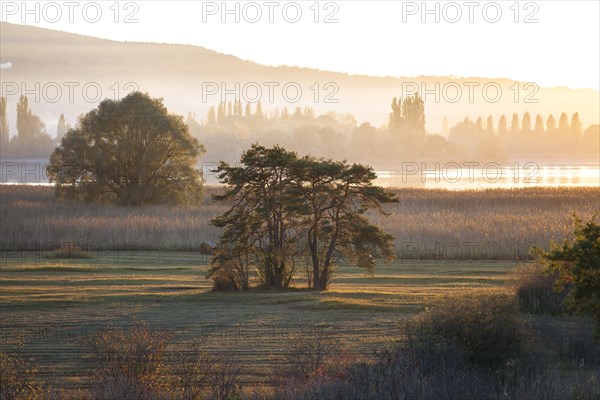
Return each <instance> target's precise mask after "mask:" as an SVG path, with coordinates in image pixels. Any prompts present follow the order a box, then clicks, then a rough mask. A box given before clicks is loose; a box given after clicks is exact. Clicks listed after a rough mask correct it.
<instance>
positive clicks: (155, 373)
mask: <svg viewBox="0 0 600 400" xmlns="http://www.w3.org/2000/svg"><path fill="white" fill-rule="evenodd" d="M168 340H169V336H168V335H166V334H165V333H162V332H151V331H150V330H148V329H147V327H145V326H143V325H140V326H135V327H133V328H130V329H123V328H111V329H108V330H106V331H104V332H100V333H99V334H98V335H97V336H96V338H95V340H94V343H93V351H92V355H93V357H92V361H93V363H92V367H93V369H94V371H93V374H92V394H93V396H94V398H96V399H107V400H109V399H122V400H129V399H131V400H135V399H155V398H162V397H164V392H165V391H166V389H167V388H168V385H167V382H166V379H165V376H164V373H165V371H164V370H165V366H164V361H165V346H166V344H167V341H168Z"/></svg>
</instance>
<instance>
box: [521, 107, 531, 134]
mask: <svg viewBox="0 0 600 400" xmlns="http://www.w3.org/2000/svg"><path fill="white" fill-rule="evenodd" d="M521 131H522V132H523V133H531V115H529V113H528V112H525V114H523V123H522V125H521Z"/></svg>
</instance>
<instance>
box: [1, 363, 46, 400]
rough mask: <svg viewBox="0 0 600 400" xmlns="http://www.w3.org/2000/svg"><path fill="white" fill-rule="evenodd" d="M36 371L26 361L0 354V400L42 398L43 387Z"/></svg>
mask: <svg viewBox="0 0 600 400" xmlns="http://www.w3.org/2000/svg"><path fill="white" fill-rule="evenodd" d="M36 375H37V369H36V368H35V366H34V365H32V364H31V363H30V362H28V361H27V360H25V359H23V358H22V357H19V356H15V355H8V354H6V353H2V352H0V399H1V400H35V399H39V398H41V397H42V394H43V385H42V382H41V381H39V380H38V379H37V376H36Z"/></svg>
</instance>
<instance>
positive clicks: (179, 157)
mask: <svg viewBox="0 0 600 400" xmlns="http://www.w3.org/2000/svg"><path fill="white" fill-rule="evenodd" d="M203 150H204V149H203V147H202V145H200V143H198V141H197V140H196V139H194V138H193V137H192V136H191V135H190V133H189V131H188V127H187V125H185V123H184V121H183V117H181V116H176V115H173V114H169V113H168V111H167V109H166V108H165V106H164V105H163V103H162V100H161V99H152V98H151V97H150V96H148V95H147V94H143V93H140V92H135V93H132V94H129V95H128V96H126V97H125V98H123V99H122V100H120V101H113V100H104V101H102V102H101V103H100V105H99V106H98V108H97V109H95V110H92V111H90V112H89V113H88V114H86V115H84V116H83V117H81V118H80V121H79V124H78V127H76V128H75V129H72V130H70V131H69V132H67V134H66V135H65V137H64V138H63V140H62V141H61V144H60V146H59V147H57V148H56V150H55V151H54V152H53V153H52V156H51V157H50V164H49V166H48V176H49V178H50V181H51V182H55V183H56V186H55V190H56V195H57V197H59V198H68V199H76V200H83V201H99V202H110V203H116V204H120V205H127V206H138V205H143V204H157V203H181V204H197V203H198V202H199V201H200V199H201V197H202V181H201V179H202V174H201V172H199V171H198V170H196V162H197V160H198V157H199V156H200V155H201V153H202V152H203Z"/></svg>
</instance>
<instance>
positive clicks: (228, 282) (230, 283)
mask: <svg viewBox="0 0 600 400" xmlns="http://www.w3.org/2000/svg"><path fill="white" fill-rule="evenodd" d="M211 279H212V281H213V285H212V290H213V291H215V292H233V291H236V290H240V289H241V287H240V285H239V284H238V282H237V280H236V279H234V278H233V277H232V276H231V275H229V274H227V273H225V272H224V271H223V270H218V271H216V272H215V273H214V274H212V275H211Z"/></svg>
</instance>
